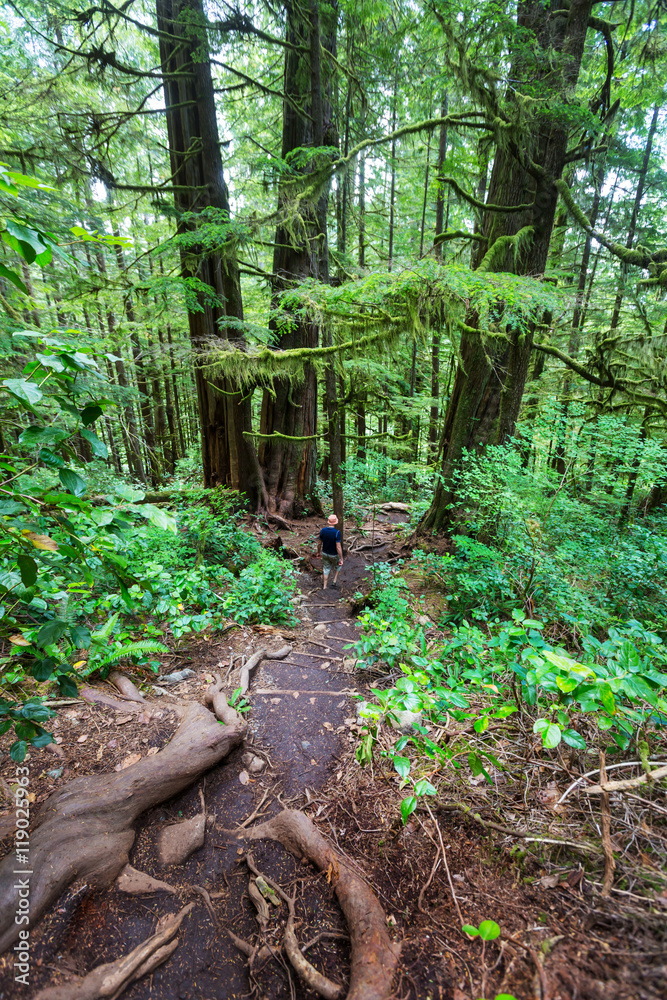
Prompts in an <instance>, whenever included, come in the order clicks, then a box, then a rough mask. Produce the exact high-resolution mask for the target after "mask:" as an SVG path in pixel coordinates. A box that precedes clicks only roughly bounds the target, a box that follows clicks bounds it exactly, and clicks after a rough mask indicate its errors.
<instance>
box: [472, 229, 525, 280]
mask: <svg viewBox="0 0 667 1000" xmlns="http://www.w3.org/2000/svg"><path fill="white" fill-rule="evenodd" d="M534 232H535V230H534V229H533V227H532V226H524V227H523V229H520V230H519V232H518V233H514V235H513V236H499V237H498V239H497V240H496V241H495V242H494V243H493V245H492V246H491V247H489V249H488V250H487V252H486V253H485V254H484V257H483V259H482V262H481V264H480V265H479V267H478V268H477V270H478V271H495V270H496V268H497V267H499V266H500V265H501V264H502V262H503V260H504V258H505V254H506V253H507V252H508V250H513V251H514V259H515V261H516V259H517V258H518V256H519V254H520V253H521V251H522V250H523V249H524V247H525V246H526V244H527V243H528V242H529V241H530V240H531V239H532V236H533V233H534Z"/></svg>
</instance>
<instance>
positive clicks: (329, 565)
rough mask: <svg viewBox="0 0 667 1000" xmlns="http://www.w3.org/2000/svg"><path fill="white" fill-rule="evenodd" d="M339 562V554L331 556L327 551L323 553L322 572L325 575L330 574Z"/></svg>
mask: <svg viewBox="0 0 667 1000" xmlns="http://www.w3.org/2000/svg"><path fill="white" fill-rule="evenodd" d="M338 563H339V559H338V556H329V555H327V553H326V552H323V553H322V572H323V573H324V575H325V576H328V575H329V573H330V572H331V570H332V569H335V568H336V567H337V566H338Z"/></svg>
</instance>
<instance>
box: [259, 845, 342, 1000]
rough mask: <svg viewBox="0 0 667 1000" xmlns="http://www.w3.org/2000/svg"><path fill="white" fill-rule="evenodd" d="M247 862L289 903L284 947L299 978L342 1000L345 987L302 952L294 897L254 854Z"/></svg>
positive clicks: (323, 994) (327, 997) (326, 999)
mask: <svg viewBox="0 0 667 1000" xmlns="http://www.w3.org/2000/svg"><path fill="white" fill-rule="evenodd" d="M246 864H247V865H248V868H249V869H250V871H251V872H252V873H253V875H255V876H256V877H258V878H262V879H264V881H265V882H266V884H267V885H269V886H270V887H271V888H272V889H273V891H274V892H276V893H277V894H278V895H279V896H280V898H281V899H282V900H284V902H285V903H286V904H287V911H288V917H287V924H286V925H285V932H284V937H283V947H284V949H285V954H286V955H287V957H288V958H289V960H290V963H291V965H292V967H293V969H294V971H295V972H296V974H297V975H298V976H299V978H300V979H301V980H302V981H303V982H304V983H305V984H306V986H308V987H309V988H310V989H311V990H314V991H315V992H316V993H318V994H319V995H320V996H321V997H324V1000H340V997H342V995H343V992H344V990H343V987H342V986H341V985H340V984H339V983H334V982H332V981H331V980H330V979H327V977H326V976H323V975H322V973H321V972H318V971H317V969H316V968H315V966H314V965H311V964H310V962H309V961H308V959H307V958H305V956H304V955H303V954H302V952H301V949H300V948H299V942H298V941H297V937H296V932H295V930H294V916H295V913H294V899H293V897H291V896H288V895H287V893H286V892H284V891H283V889H281V888H280V886H279V885H278V883H277V882H274V881H273V879H271V878H269V877H268V875H264V874H262V872H260V871H259V869H258V868H257V866H256V865H255V862H254V860H253V857H252V854H247V855H246Z"/></svg>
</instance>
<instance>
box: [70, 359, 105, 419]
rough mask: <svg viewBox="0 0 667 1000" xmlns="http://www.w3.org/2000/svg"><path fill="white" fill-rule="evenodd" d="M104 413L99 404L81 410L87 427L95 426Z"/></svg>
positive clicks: (92, 404)
mask: <svg viewBox="0 0 667 1000" xmlns="http://www.w3.org/2000/svg"><path fill="white" fill-rule="evenodd" d="M75 357H79V355H75ZM103 413H104V410H103V409H102V407H101V406H98V405H97V403H91V404H90V405H89V406H85V407H84V408H83V410H81V420H82V421H83V423H84V424H85V425H86V427H90V425H91V424H94V423H95V421H96V420H97V418H98V417H101V416H102V414H103ZM82 433H83V432H82Z"/></svg>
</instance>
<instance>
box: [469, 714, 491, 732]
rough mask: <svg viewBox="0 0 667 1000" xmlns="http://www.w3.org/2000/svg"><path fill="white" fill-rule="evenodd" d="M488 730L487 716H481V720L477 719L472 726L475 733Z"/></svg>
mask: <svg viewBox="0 0 667 1000" xmlns="http://www.w3.org/2000/svg"><path fill="white" fill-rule="evenodd" d="M488 728H489V717H488V715H483V716H482V718H481V719H477V721H476V722H475V723H474V725H473V729H474V730H475V732H476V733H485V732H486V730H487V729H488Z"/></svg>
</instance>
